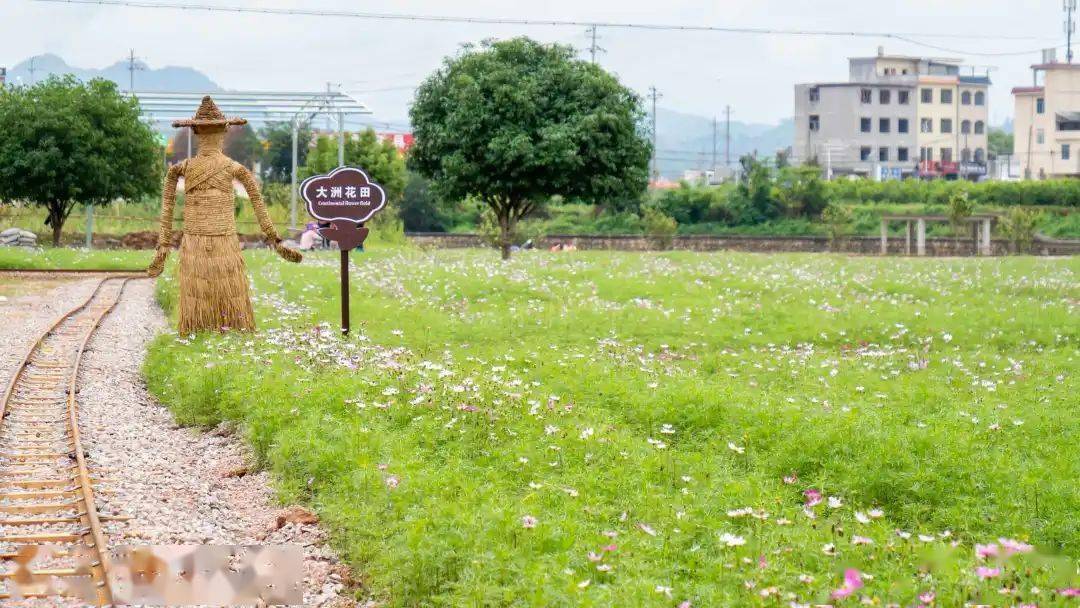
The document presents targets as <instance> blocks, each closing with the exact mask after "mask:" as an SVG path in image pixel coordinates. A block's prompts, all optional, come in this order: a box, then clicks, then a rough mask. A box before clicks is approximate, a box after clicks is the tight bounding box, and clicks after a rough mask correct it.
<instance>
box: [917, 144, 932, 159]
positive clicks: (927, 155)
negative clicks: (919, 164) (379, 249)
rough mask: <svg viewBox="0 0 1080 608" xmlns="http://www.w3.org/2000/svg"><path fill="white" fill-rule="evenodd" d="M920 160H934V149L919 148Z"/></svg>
mask: <svg viewBox="0 0 1080 608" xmlns="http://www.w3.org/2000/svg"><path fill="white" fill-rule="evenodd" d="M919 160H920V161H926V162H930V161H932V160H934V149H933V148H926V147H923V148H919Z"/></svg>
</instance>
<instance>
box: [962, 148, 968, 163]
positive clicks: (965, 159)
mask: <svg viewBox="0 0 1080 608" xmlns="http://www.w3.org/2000/svg"><path fill="white" fill-rule="evenodd" d="M960 162H963V163H969V162H971V148H964V149H963V150H961V151H960Z"/></svg>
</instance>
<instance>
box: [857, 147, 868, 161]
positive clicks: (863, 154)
mask: <svg viewBox="0 0 1080 608" xmlns="http://www.w3.org/2000/svg"><path fill="white" fill-rule="evenodd" d="M859 160H862V161H868V160H870V146H863V147H861V148H859Z"/></svg>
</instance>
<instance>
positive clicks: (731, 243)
mask: <svg viewBox="0 0 1080 608" xmlns="http://www.w3.org/2000/svg"><path fill="white" fill-rule="evenodd" d="M406 236H408V238H409V240H410V241H411V242H412V243H413V244H415V245H418V246H421V247H436V248H451V249H452V248H466V247H483V246H484V244H483V241H482V239H481V238H480V237H479V236H478V235H475V234H446V233H441V232H427V233H409V234H407V235H406ZM560 243H561V244H573V245H575V246H576V247H577V248H578V249H589V250H604V249H607V250H618V251H652V250H655V248H656V247H655V243H654V242H653V240H652V239H650V238H647V237H644V236H639V235H614V236H607V235H584V236H572V235H562V236H560V235H551V236H548V237H545V238H543V239H540V240H539V241H538V242H537V247H538V248H540V249H547V248H549V247H551V246H553V245H556V244H560ZM904 243H905V241H904V239H903V238H902V237H890V238H889V252H890V253H893V254H903V253H904ZM991 244H992V249H993V254H994V255H1004V254H1006V253H1008V252H1009V243H1008V242H1007V241H1004V240H1002V239H994V240H993V241H992V243H991ZM912 246H913V247H914V244H913V245H912ZM673 248H674V249H680V250H688V251H747V252H759V253H777V252H825V251H837V252H843V253H854V254H865V255H880V252H881V238H880V237H865V236H858V237H848V238H845V239H844V240H843V241H842V242H841V243H839V244H837V246H836V247H835V248H830V243H829V239H828V238H826V237H818V236H806V237H802V236H798V237H784V236H679V237H675V240H674V243H673ZM1032 249H1033V251H1032V253H1035V254H1038V255H1077V254H1080V241H1050V240H1040V241H1038V242H1036V243H1035V245H1034V246H1033V247H1032ZM974 251H975V245H974V243H973V242H972V240H971V239H954V238H928V239H926V253H927V255H931V256H947V255H950V256H951V255H957V256H969V255H974Z"/></svg>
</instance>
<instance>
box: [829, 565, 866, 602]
mask: <svg viewBox="0 0 1080 608" xmlns="http://www.w3.org/2000/svg"><path fill="white" fill-rule="evenodd" d="M862 587H863V582H862V573H861V572H859V571H858V570H856V569H854V568H848V569H847V570H844V584H843V585H840V588H839V589H837V590H836V591H833V592H832V599H834V600H842V599H844V598H846V597H848V596H850V595H851V594H853V593H855V592H856V591H858V590H859V589H862Z"/></svg>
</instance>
